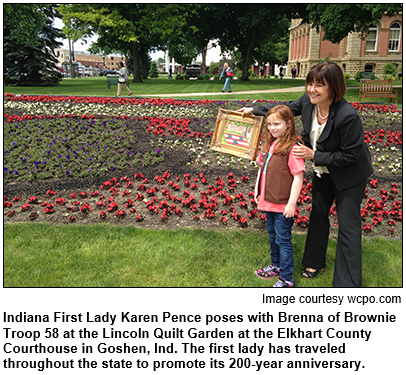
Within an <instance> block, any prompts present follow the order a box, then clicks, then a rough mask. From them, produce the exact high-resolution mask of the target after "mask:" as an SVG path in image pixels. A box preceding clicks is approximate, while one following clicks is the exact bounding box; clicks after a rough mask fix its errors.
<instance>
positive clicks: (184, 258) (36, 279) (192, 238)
mask: <svg viewBox="0 0 406 375" xmlns="http://www.w3.org/2000/svg"><path fill="white" fill-rule="evenodd" d="M305 239H306V237H305V235H298V234H295V235H294V236H293V239H292V242H293V247H294V262H295V271H294V278H295V282H296V286H297V287H330V286H331V282H332V278H333V268H334V257H335V247H336V241H335V240H333V239H331V240H330V241H329V246H328V254H327V268H326V270H325V271H324V272H323V273H321V274H320V275H319V276H318V277H317V278H315V279H312V280H306V279H303V278H301V277H300V272H301V270H302V266H301V259H302V255H303V249H304V243H305ZM363 259H364V263H363V285H364V286H365V287H400V286H401V285H402V242H401V241H395V240H385V239H383V238H374V239H364V244H363ZM268 264H269V239H268V235H267V233H266V231H263V232H262V231H254V230H249V231H248V230H226V229H224V230H217V231H215V230H201V229H179V230H176V231H170V230H166V229H162V230H151V229H140V228H136V227H125V226H111V225H105V224H98V225H92V226H84V225H69V226H68V225H66V226H55V225H52V224H39V223H29V224H7V225H5V226H4V286H5V287H269V286H270V285H272V281H265V280H262V279H260V278H258V277H256V276H255V275H254V270H255V269H257V268H260V267H265V266H266V265H268Z"/></svg>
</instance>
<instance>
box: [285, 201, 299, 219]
mask: <svg viewBox="0 0 406 375" xmlns="http://www.w3.org/2000/svg"><path fill="white" fill-rule="evenodd" d="M295 211H296V205H295V204H289V203H288V204H287V205H286V207H285V211H283V216H285V217H286V218H287V219H288V218H290V217H294V216H295Z"/></svg>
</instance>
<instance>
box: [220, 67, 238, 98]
mask: <svg viewBox="0 0 406 375" xmlns="http://www.w3.org/2000/svg"><path fill="white" fill-rule="evenodd" d="M233 74H234V73H233V70H232V69H231V68H230V67H229V66H228V64H227V63H224V69H223V71H222V72H221V76H220V78H219V80H221V79H222V78H223V75H224V76H225V77H226V82H225V84H224V87H223V90H221V91H222V92H225V91H226V88H227V86H228V92H232V90H231V78H232V77H233Z"/></svg>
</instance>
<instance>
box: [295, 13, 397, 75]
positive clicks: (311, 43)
mask: <svg viewBox="0 0 406 375" xmlns="http://www.w3.org/2000/svg"><path fill="white" fill-rule="evenodd" d="M402 25H403V22H402V14H398V15H396V16H394V17H388V16H386V15H384V16H383V17H382V19H381V21H380V22H379V23H378V24H377V25H371V26H370V27H369V31H368V33H367V34H366V35H364V37H362V38H361V37H360V36H359V34H358V33H350V34H348V36H346V37H345V38H344V39H343V40H342V41H341V42H340V43H338V44H333V43H331V42H329V41H326V40H323V30H322V29H321V30H320V33H317V32H316V29H312V28H311V27H310V25H309V24H303V23H302V22H301V20H300V19H295V20H292V24H291V27H290V43H289V62H288V72H290V70H291V69H292V68H293V67H295V68H296V69H297V72H298V74H297V76H298V77H302V78H304V77H306V75H307V73H308V72H309V70H310V69H311V68H312V67H313V66H314V65H316V64H317V63H318V62H320V60H322V59H325V58H329V61H332V62H335V63H337V64H338V65H339V66H340V67H341V68H342V70H343V72H344V74H349V75H350V76H351V77H354V75H355V74H356V73H357V72H358V71H360V72H375V74H376V75H377V76H378V77H379V78H381V77H382V74H383V68H384V65H385V64H386V63H387V62H391V63H392V64H393V65H395V66H396V68H397V69H399V68H400V67H401V66H402V54H403V51H402V42H403V32H402Z"/></svg>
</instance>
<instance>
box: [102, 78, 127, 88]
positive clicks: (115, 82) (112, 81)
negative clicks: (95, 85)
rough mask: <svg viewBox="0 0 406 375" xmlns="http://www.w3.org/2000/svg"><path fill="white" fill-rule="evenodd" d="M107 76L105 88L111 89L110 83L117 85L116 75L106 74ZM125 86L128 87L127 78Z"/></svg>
mask: <svg viewBox="0 0 406 375" xmlns="http://www.w3.org/2000/svg"><path fill="white" fill-rule="evenodd" d="M106 77H107V88H109V89H111V85H115V86H117V85H118V76H106ZM126 85H127V87H130V83H129V81H128V80H127V82H126Z"/></svg>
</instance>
